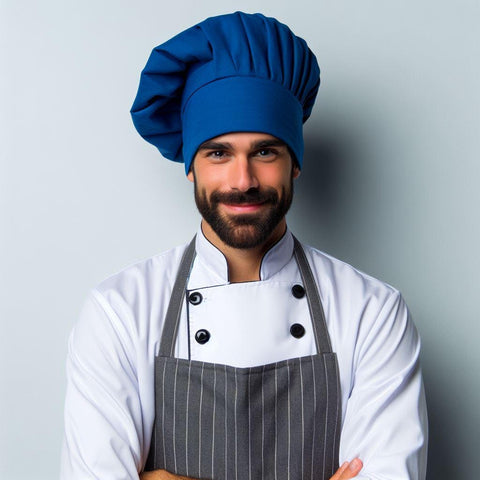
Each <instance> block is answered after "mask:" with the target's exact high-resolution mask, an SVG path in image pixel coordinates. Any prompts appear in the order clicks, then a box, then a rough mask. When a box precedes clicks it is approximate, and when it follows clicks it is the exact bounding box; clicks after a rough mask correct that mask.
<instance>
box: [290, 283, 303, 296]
mask: <svg viewBox="0 0 480 480" xmlns="http://www.w3.org/2000/svg"><path fill="white" fill-rule="evenodd" d="M292 293H293V296H294V297H295V298H303V297H304V296H305V289H304V288H303V287H302V286H301V285H294V286H293V287H292Z"/></svg>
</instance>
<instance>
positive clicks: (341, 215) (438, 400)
mask: <svg viewBox="0 0 480 480" xmlns="http://www.w3.org/2000/svg"><path fill="white" fill-rule="evenodd" d="M319 131H322V132H323V133H322V138H313V137H312V136H310V137H306V139H305V146H306V150H305V162H304V168H303V171H302V175H301V176H300V177H299V179H298V180H297V182H296V185H295V201H294V203H293V206H292V215H291V217H289V225H291V228H292V230H293V231H294V232H295V231H298V232H302V238H304V237H305V242H306V243H311V244H313V245H316V246H320V248H321V249H322V250H325V251H327V252H329V253H332V254H333V255H335V256H339V257H340V258H341V259H342V260H345V261H347V262H349V261H350V260H349V257H352V254H351V253H350V254H349V252H352V249H354V248H355V245H354V244H352V240H351V239H352V238H355V241H356V242H358V244H359V245H363V246H364V247H363V248H365V245H368V247H367V248H369V249H371V250H372V251H371V252H369V253H367V252H365V253H367V256H368V257H369V258H370V255H373V256H374V255H375V249H376V245H375V241H372V236H371V232H366V231H365V230H366V228H363V229H362V227H361V222H362V219H364V218H367V217H368V216H369V215H371V213H372V212H369V211H366V210H371V208H372V205H375V197H376V198H377V199H378V198H379V195H380V193H379V192H378V190H377V187H376V186H375V185H373V188H372V184H371V181H372V180H371V179H372V178H373V179H375V172H371V171H369V169H370V168H373V166H374V163H372V162H370V161H369V158H368V157H369V155H370V152H367V151H366V150H365V148H363V149H362V148H361V147H360V148H359V146H361V142H359V141H357V139H356V138H355V137H353V136H352V137H350V138H349V137H348V136H347V135H344V132H339V133H336V134H335V135H332V134H330V135H328V134H327V135H326V134H325V130H324V129H319ZM374 181H375V180H374ZM365 185H368V188H365V187H364V186H365ZM359 222H360V224H359ZM379 227H380V228H382V226H381V225H380V226H379ZM383 228H385V229H387V228H388V225H384V226H383ZM362 236H364V239H363V240H364V241H362V238H359V237H362ZM427 360H428V359H427ZM425 363H427V364H428V363H431V364H433V363H434V362H425ZM424 381H425V385H426V393H427V404H428V412H429V423H430V425H429V429H430V433H429V437H430V440H429V455H428V468H427V479H428V480H437V479H443V478H445V479H447V478H460V477H459V474H460V470H463V469H462V468H461V466H460V465H456V464H455V460H454V459H453V458H452V455H449V453H451V452H452V451H455V450H457V448H453V447H454V446H453V445H451V444H450V442H451V441H453V439H454V438H459V437H458V436H457V435H453V436H452V435H449V434H448V433H447V432H449V431H451V429H450V428H451V427H453V428H454V425H449V419H450V421H451V414H450V413H449V409H448V406H447V405H445V403H444V402H442V398H444V396H443V395H442V391H443V390H444V389H445V388H447V387H445V386H444V385H443V383H442V380H441V378H439V375H438V372H436V371H434V372H432V371H431V370H429V369H424ZM458 433H459V434H461V432H458Z"/></svg>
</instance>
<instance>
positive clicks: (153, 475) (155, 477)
mask: <svg viewBox="0 0 480 480" xmlns="http://www.w3.org/2000/svg"><path fill="white" fill-rule="evenodd" d="M345 478H350V477H345ZM140 480H193V479H191V478H189V477H180V476H179V475H174V474H173V473H170V472H167V471H166V470H152V471H151V472H143V473H141V474H140ZM335 480H336V479H335Z"/></svg>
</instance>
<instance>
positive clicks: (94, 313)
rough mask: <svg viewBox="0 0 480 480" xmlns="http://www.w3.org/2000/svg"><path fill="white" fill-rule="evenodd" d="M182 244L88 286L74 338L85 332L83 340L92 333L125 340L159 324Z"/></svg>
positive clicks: (155, 333) (181, 254) (140, 334)
mask: <svg viewBox="0 0 480 480" xmlns="http://www.w3.org/2000/svg"><path fill="white" fill-rule="evenodd" d="M185 248H186V245H181V246H178V247H175V248H172V249H170V250H168V251H165V252H162V253H159V254H156V255H154V256H152V257H149V258H146V259H144V260H142V261H139V262H136V263H134V264H131V265H129V266H127V267H125V268H123V269H122V270H120V271H118V272H116V273H115V274H113V275H110V276H109V277H107V278H106V279H105V280H103V281H102V282H100V283H99V284H98V285H97V286H96V287H94V288H93V289H91V291H90V292H89V295H88V296H87V298H86V300H85V302H84V305H83V309H82V311H81V313H80V316H79V318H78V321H77V322H76V324H75V327H74V333H75V336H76V337H77V339H78V338H80V336H81V332H84V333H85V335H84V336H85V339H86V341H87V340H88V341H91V337H92V334H95V335H97V336H99V337H100V338H102V337H103V338H104V339H105V338H106V337H108V338H110V337H112V338H113V337H117V338H118V339H119V340H121V342H122V343H124V344H126V343H128V342H131V341H132V339H135V338H139V337H143V336H148V333H147V332H148V331H149V329H151V328H157V327H158V328H160V325H161V321H160V320H161V319H163V316H164V312H165V311H166V308H167V307H168V301H169V297H170V293H171V291H172V288H173V284H174V283H175V278H176V273H177V269H178V266H179V264H180V261H181V259H182V256H183V253H184V251H185ZM153 334H154V335H155V336H158V334H157V332H156V331H155V332H153ZM89 339H90V340H89Z"/></svg>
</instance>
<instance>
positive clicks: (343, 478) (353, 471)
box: [330, 458, 363, 480]
mask: <svg viewBox="0 0 480 480" xmlns="http://www.w3.org/2000/svg"><path fill="white" fill-rule="evenodd" d="M362 467H363V463H362V461H361V460H360V459H359V458H354V459H353V460H352V461H350V462H344V463H343V464H342V465H341V466H340V468H339V469H338V470H337V471H336V472H335V475H334V476H333V477H332V478H330V480H348V479H349V478H354V477H356V476H357V474H358V473H359V472H360V470H361V469H362Z"/></svg>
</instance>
